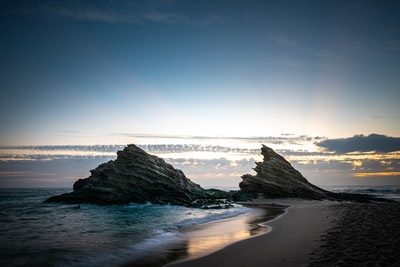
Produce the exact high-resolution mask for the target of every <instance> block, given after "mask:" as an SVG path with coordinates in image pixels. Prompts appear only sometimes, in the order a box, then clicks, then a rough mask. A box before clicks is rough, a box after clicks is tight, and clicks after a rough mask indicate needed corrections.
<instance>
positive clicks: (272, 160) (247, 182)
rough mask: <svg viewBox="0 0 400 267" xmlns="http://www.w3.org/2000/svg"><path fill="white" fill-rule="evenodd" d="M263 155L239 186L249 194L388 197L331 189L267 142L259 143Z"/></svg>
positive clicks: (366, 199)
mask: <svg viewBox="0 0 400 267" xmlns="http://www.w3.org/2000/svg"><path fill="white" fill-rule="evenodd" d="M261 153H262V155H263V156H264V160H263V161H262V162H257V163H256V167H255V168H254V170H255V171H256V175H250V174H245V175H243V176H242V182H240V184H239V186H240V189H241V190H242V191H243V192H245V193H249V194H251V193H252V194H256V195H258V194H262V195H263V196H264V197H267V198H302V199H314V200H322V199H329V200H349V201H359V202H370V201H385V202H386V201H388V200H386V199H379V198H375V197H373V196H370V195H364V194H345V193H334V192H330V191H327V190H324V189H322V188H319V187H318V186H315V185H313V184H311V183H310V182H308V181H307V179H306V178H304V177H303V175H302V174H301V173H300V172H299V171H297V170H296V169H295V168H293V166H292V165H291V164H290V163H289V162H288V161H287V160H285V159H284V158H283V157H282V156H280V155H278V154H277V153H276V152H275V151H274V150H272V149H271V148H269V147H267V146H264V145H263V146H262V148H261Z"/></svg>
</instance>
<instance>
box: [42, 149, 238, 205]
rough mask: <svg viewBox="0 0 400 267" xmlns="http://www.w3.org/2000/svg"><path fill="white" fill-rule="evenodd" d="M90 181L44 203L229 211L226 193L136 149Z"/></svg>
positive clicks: (81, 181)
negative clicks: (199, 208)
mask: <svg viewBox="0 0 400 267" xmlns="http://www.w3.org/2000/svg"><path fill="white" fill-rule="evenodd" d="M90 172H91V175H90V177H88V178H86V179H79V180H78V181H76V182H75V183H74V186H73V192H71V193H66V194H62V195H59V196H53V197H50V198H49V199H47V200H46V201H47V202H66V203H74V204H78V203H94V204H100V205H110V204H125V203H131V202H135V203H145V202H151V203H154V204H172V205H184V206H193V207H205V208H206V207H212V208H217V207H220V208H221V207H228V206H229V205H230V203H229V201H227V200H226V199H227V198H228V199H229V198H230V195H229V193H227V192H225V191H221V190H215V189H210V190H207V189H204V188H202V187H200V185H198V184H196V183H194V182H192V181H191V180H189V179H188V178H186V176H185V174H184V173H183V172H182V171H181V170H178V169H175V168H174V167H173V166H172V165H171V164H168V163H166V162H165V161H164V160H163V159H161V158H159V157H157V156H154V155H150V154H148V153H146V152H145V151H144V150H142V149H141V148H139V147H137V146H136V145H128V146H127V147H126V148H125V149H124V150H123V151H118V152H117V159H116V160H111V161H109V162H107V163H103V164H100V165H99V166H98V167H97V168H96V169H94V170H91V171H90Z"/></svg>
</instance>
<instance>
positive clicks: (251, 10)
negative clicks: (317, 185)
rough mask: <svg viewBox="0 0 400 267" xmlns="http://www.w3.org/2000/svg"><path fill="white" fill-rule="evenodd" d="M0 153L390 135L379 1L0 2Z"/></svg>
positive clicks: (395, 57)
mask: <svg viewBox="0 0 400 267" xmlns="http://www.w3.org/2000/svg"><path fill="white" fill-rule="evenodd" d="M0 5H1V6H0V7H1V11H0V12H1V19H0V31H1V35H2V42H1V44H0V58H1V61H0V62H1V63H0V68H1V72H2V76H1V78H0V88H1V92H2V97H1V100H0V101H1V107H0V114H1V115H0V122H1V125H2V127H1V129H0V133H1V136H2V138H1V139H2V140H1V142H0V143H1V144H3V145H7V144H15V145H20V144H30V145H39V144H58V145H65V144H99V143H122V140H121V139H119V138H118V135H119V134H121V133H146V134H175V135H214V136H271V135H280V134H282V133H294V134H308V135H312V136H328V137H332V138H333V137H350V136H353V135H355V134H366V135H368V134H370V133H380V134H386V135H390V136H399V135H400V109H399V107H398V99H400V89H399V84H400V77H399V75H398V71H399V70H400V22H399V18H398V16H397V14H398V12H399V11H400V8H399V5H398V4H397V3H396V2H390V1H300V2H299V1H158V0H157V1H2V3H1V4H0Z"/></svg>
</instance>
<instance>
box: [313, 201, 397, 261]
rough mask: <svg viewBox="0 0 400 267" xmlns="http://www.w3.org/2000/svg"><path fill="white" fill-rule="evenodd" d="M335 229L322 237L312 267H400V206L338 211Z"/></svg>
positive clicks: (375, 205)
mask: <svg viewBox="0 0 400 267" xmlns="http://www.w3.org/2000/svg"><path fill="white" fill-rule="evenodd" d="M334 209H335V212H336V214H337V216H336V218H337V219H336V221H335V222H334V226H333V227H332V228H331V229H330V230H329V231H327V233H326V234H324V235H323V236H322V237H321V246H320V248H318V249H316V250H315V251H314V252H313V253H312V259H311V264H310V266H312V267H317V266H397V267H398V266H400V203H369V204H361V203H347V204H340V205H336V206H335V207H334Z"/></svg>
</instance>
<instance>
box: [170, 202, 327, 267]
mask: <svg viewBox="0 0 400 267" xmlns="http://www.w3.org/2000/svg"><path fill="white" fill-rule="evenodd" d="M266 203H271V200H263V201H261V202H257V201H256V202H253V204H259V205H263V204H266ZM277 203H278V204H282V205H289V206H290V207H289V208H288V209H287V213H286V214H284V215H283V216H280V217H279V218H277V219H275V220H273V221H270V222H269V223H267V224H268V225H269V226H270V227H271V228H272V231H271V232H269V233H267V234H262V235H259V236H256V237H253V238H249V239H246V240H244V241H240V242H237V243H234V244H232V245H229V246H227V247H226V248H223V249H222V250H219V251H216V252H214V253H212V254H210V255H208V256H205V257H201V258H198V259H194V260H189V261H183V262H177V263H173V264H170V265H168V266H169V267H197V266H198V267H200V266H201V267H204V266H257V267H258V266H307V265H308V264H309V259H310V257H309V256H310V254H311V253H312V252H313V251H314V250H315V249H317V248H318V246H319V239H320V236H321V235H322V234H323V233H324V232H326V231H327V230H328V229H329V227H330V226H331V219H332V218H331V216H332V214H333V212H332V209H330V208H329V206H330V205H332V203H328V202H318V201H315V202H314V201H293V200H279V201H277Z"/></svg>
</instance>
